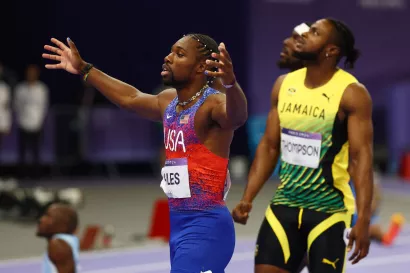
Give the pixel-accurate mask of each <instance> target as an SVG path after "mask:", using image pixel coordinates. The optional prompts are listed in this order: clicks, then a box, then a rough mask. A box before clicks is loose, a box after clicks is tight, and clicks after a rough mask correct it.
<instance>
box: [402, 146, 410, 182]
mask: <svg viewBox="0 0 410 273" xmlns="http://www.w3.org/2000/svg"><path fill="white" fill-rule="evenodd" d="M400 163H401V164H400V177H401V178H403V179H404V180H407V181H409V182H410V152H406V153H405V154H404V155H403V157H402V158H401V162H400Z"/></svg>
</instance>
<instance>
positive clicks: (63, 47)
mask: <svg viewBox="0 0 410 273" xmlns="http://www.w3.org/2000/svg"><path fill="white" fill-rule="evenodd" d="M51 42H52V43H53V44H55V45H57V46H58V47H59V48H60V49H61V50H66V49H67V48H68V47H67V46H66V45H65V44H64V43H62V42H60V41H59V40H57V39H56V38H51Z"/></svg>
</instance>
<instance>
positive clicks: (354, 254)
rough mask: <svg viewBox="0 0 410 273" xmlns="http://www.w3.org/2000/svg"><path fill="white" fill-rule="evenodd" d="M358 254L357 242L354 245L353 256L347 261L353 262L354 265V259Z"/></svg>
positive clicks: (358, 246) (358, 245) (358, 244)
mask: <svg viewBox="0 0 410 273" xmlns="http://www.w3.org/2000/svg"><path fill="white" fill-rule="evenodd" d="M359 253H360V243H359V242H356V243H355V248H354V251H353V254H352V255H351V256H350V258H349V261H352V260H353V263H355V261H356V258H357V256H358V255H359Z"/></svg>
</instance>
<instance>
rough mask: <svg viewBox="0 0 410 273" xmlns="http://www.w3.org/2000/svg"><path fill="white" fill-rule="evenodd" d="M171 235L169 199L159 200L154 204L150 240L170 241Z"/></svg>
mask: <svg viewBox="0 0 410 273" xmlns="http://www.w3.org/2000/svg"><path fill="white" fill-rule="evenodd" d="M170 234H171V229H170V220H169V207H168V199H158V200H157V201H156V202H155V204H154V213H153V215H152V220H151V228H150V231H149V234H148V237H149V238H163V239H164V240H165V241H167V242H168V241H169V238H170Z"/></svg>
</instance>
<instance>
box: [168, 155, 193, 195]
mask: <svg viewBox="0 0 410 273" xmlns="http://www.w3.org/2000/svg"><path fill="white" fill-rule="evenodd" d="M161 174H162V181H161V188H162V190H163V191H164V193H165V194H166V195H167V196H168V197H169V198H189V197H191V190H190V188H189V174H188V160H187V159H186V158H173V159H167V160H166V161H165V166H164V167H163V168H162V171H161Z"/></svg>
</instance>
